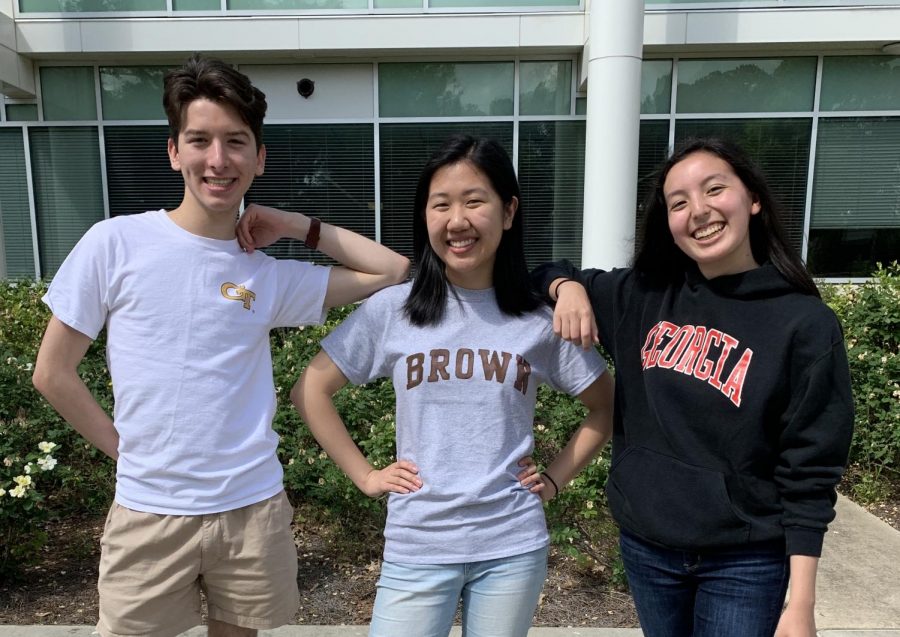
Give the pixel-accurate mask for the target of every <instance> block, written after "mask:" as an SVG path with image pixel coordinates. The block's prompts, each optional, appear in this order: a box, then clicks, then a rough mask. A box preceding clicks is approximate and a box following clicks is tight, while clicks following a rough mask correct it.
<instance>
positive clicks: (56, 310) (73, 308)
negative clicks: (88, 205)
mask: <svg viewBox="0 0 900 637" xmlns="http://www.w3.org/2000/svg"><path fill="white" fill-rule="evenodd" d="M112 240H113V239H112V235H111V232H110V223H109V222H108V221H101V222H100V223H97V224H94V226H93V227H91V228H90V229H89V230H88V231H87V232H86V233H85V234H84V236H82V237H81V240H79V241H78V243H77V244H75V247H74V248H72V251H71V252H70V253H69V254H68V256H67V257H66V259H65V261H63V263H62V265H61V266H60V267H59V270H57V272H56V274H55V275H54V276H53V281H52V282H51V283H50V287H49V289H48V290H47V293H46V294H45V295H44V296H43V298H42V299H41V300H42V301H43V302H44V303H46V304H47V306H48V307H49V308H50V311H51V312H53V315H54V316H55V317H56V318H57V319H59V320H60V321H62V322H63V323H65V324H66V325H68V326H69V327H71V328H73V329H76V330H78V331H79V332H81V333H82V334H85V335H86V336H88V337H90V338H91V339H95V338H97V335H98V334H99V333H100V330H101V329H103V325H104V324H105V323H106V316H107V314H108V313H109V274H110V268H111V265H110V261H111V257H110V252H111V250H112Z"/></svg>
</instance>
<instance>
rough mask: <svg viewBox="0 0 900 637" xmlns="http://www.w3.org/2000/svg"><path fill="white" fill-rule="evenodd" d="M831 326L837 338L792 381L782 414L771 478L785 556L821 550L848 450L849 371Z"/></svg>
mask: <svg viewBox="0 0 900 637" xmlns="http://www.w3.org/2000/svg"><path fill="white" fill-rule="evenodd" d="M835 323H836V319H835ZM835 330H836V332H837V334H836V335H835V336H836V338H837V342H835V343H833V344H832V346H831V348H830V349H829V350H828V351H827V352H826V353H825V354H824V355H821V356H820V357H819V358H818V359H816V360H814V361H813V362H812V363H811V364H809V365H808V366H806V367H805V368H804V369H802V370H798V374H797V376H798V377H799V378H797V379H796V380H794V379H792V389H791V400H790V403H789V405H788V409H787V411H786V412H785V414H784V416H783V428H782V433H781V440H780V443H781V452H780V458H779V464H778V466H777V467H776V469H775V481H776V483H777V485H778V490H779V493H780V495H781V502H782V506H783V507H784V513H783V514H782V525H783V527H784V533H785V540H786V548H787V554H788V555H812V556H819V555H820V554H821V552H822V541H823V538H824V535H825V531H826V529H827V527H828V523H829V522H831V520H833V519H834V503H835V500H836V499H837V495H836V492H835V487H836V486H837V483H838V481H840V479H841V475H842V474H843V471H844V467H845V466H846V464H847V456H848V454H849V450H850V439H851V437H852V434H853V396H852V393H851V387H850V370H849V365H848V363H847V354H846V352H845V350H844V342H843V339H841V338H840V333H839V327H838V326H837V325H835ZM792 375H793V374H792Z"/></svg>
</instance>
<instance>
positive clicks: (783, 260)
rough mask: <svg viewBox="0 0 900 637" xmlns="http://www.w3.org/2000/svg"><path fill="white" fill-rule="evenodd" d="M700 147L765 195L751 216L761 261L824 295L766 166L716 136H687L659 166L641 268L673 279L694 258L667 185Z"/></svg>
mask: <svg viewBox="0 0 900 637" xmlns="http://www.w3.org/2000/svg"><path fill="white" fill-rule="evenodd" d="M697 152H705V153H710V154H711V155H715V156H716V157H718V158H719V159H722V160H723V161H725V162H727V163H728V165H730V166H731V169H732V170H733V171H734V174H735V175H737V177H738V179H740V180H741V182H742V183H743V184H744V187H745V188H747V190H748V191H749V192H750V193H751V194H752V195H753V196H755V197H756V199H757V201H759V207H760V210H759V213H758V214H755V215H753V216H751V217H750V249H751V251H752V252H753V258H754V259H755V260H756V262H757V263H765V262H766V261H770V262H771V263H772V265H774V266H775V268H776V269H777V270H778V271H779V272H780V273H781V275H782V276H783V277H784V278H785V279H787V281H788V283H790V284H791V285H792V286H793V287H794V288H796V289H797V290H798V291H799V292H802V293H804V294H809V295H811V296H816V297H818V296H820V295H819V290H818V288H817V287H816V284H815V282H813V280H812V277H811V276H810V275H809V272H808V271H807V270H806V267H805V266H804V265H803V262H802V261H801V260H800V257H799V256H798V255H797V253H796V252H795V251H794V250H793V248H791V246H790V245H789V244H788V241H787V238H786V234H785V231H784V225H783V224H782V221H781V219H782V214H783V213H782V209H781V206H780V205H779V203H778V201H777V199H776V198H775V196H774V195H773V194H772V190H771V188H769V184H768V183H767V182H766V178H765V177H764V176H763V173H762V171H761V170H760V169H759V167H758V166H757V165H756V164H755V163H754V162H753V161H752V160H751V159H750V157H749V156H748V155H747V153H746V152H744V150H743V149H742V148H740V147H739V146H737V145H736V144H733V143H731V142H728V141H726V140H723V139H719V138H716V137H702V138H694V139H688V140H686V141H685V142H683V143H682V144H681V145H680V146H679V147H678V148H677V149H676V150H675V152H674V153H672V155H671V157H669V158H668V159H667V160H666V162H665V163H664V164H663V165H662V166H661V167H660V168H659V171H658V173H657V175H656V182H655V184H654V187H653V190H652V191H651V192H650V194H649V195H648V197H647V205H646V215H645V217H644V223H643V228H642V237H641V244H640V248H639V250H638V253H637V255H636V256H635V258H634V264H633V265H634V268H635V270H637V271H639V272H641V273H642V274H645V275H647V276H648V277H649V278H650V279H651V280H655V281H658V282H669V281H673V280H677V279H680V278H682V277H683V276H684V273H685V271H686V270H687V269H688V268H689V267H691V264H692V263H693V261H692V260H691V258H690V257H689V256H687V255H686V254H685V253H684V252H682V251H681V248H679V247H678V246H677V245H676V244H675V239H674V238H673V237H672V232H671V231H670V230H669V221H668V214H669V212H668V206H667V205H666V198H665V193H664V186H665V182H666V177H667V176H668V174H669V171H670V170H671V169H672V167H673V166H675V164H677V163H679V162H680V161H682V160H684V159H686V158H687V157H688V156H689V155H691V154H693V153H697Z"/></svg>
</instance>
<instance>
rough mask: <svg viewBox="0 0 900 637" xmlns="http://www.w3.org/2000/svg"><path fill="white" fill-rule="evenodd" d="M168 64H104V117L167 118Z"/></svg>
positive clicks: (102, 77) (101, 92)
mask: <svg viewBox="0 0 900 637" xmlns="http://www.w3.org/2000/svg"><path fill="white" fill-rule="evenodd" d="M167 70H168V67H165V66H101V67H100V100H101V105H102V107H103V119H165V118H166V114H165V111H163V106H162V94H163V76H164V75H165V74H166V71H167Z"/></svg>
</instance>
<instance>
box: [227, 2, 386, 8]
mask: <svg viewBox="0 0 900 637" xmlns="http://www.w3.org/2000/svg"><path fill="white" fill-rule="evenodd" d="M228 8H229V9H235V10H243V11H256V10H259V11H271V10H283V9H368V8H369V2H368V0H228Z"/></svg>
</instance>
